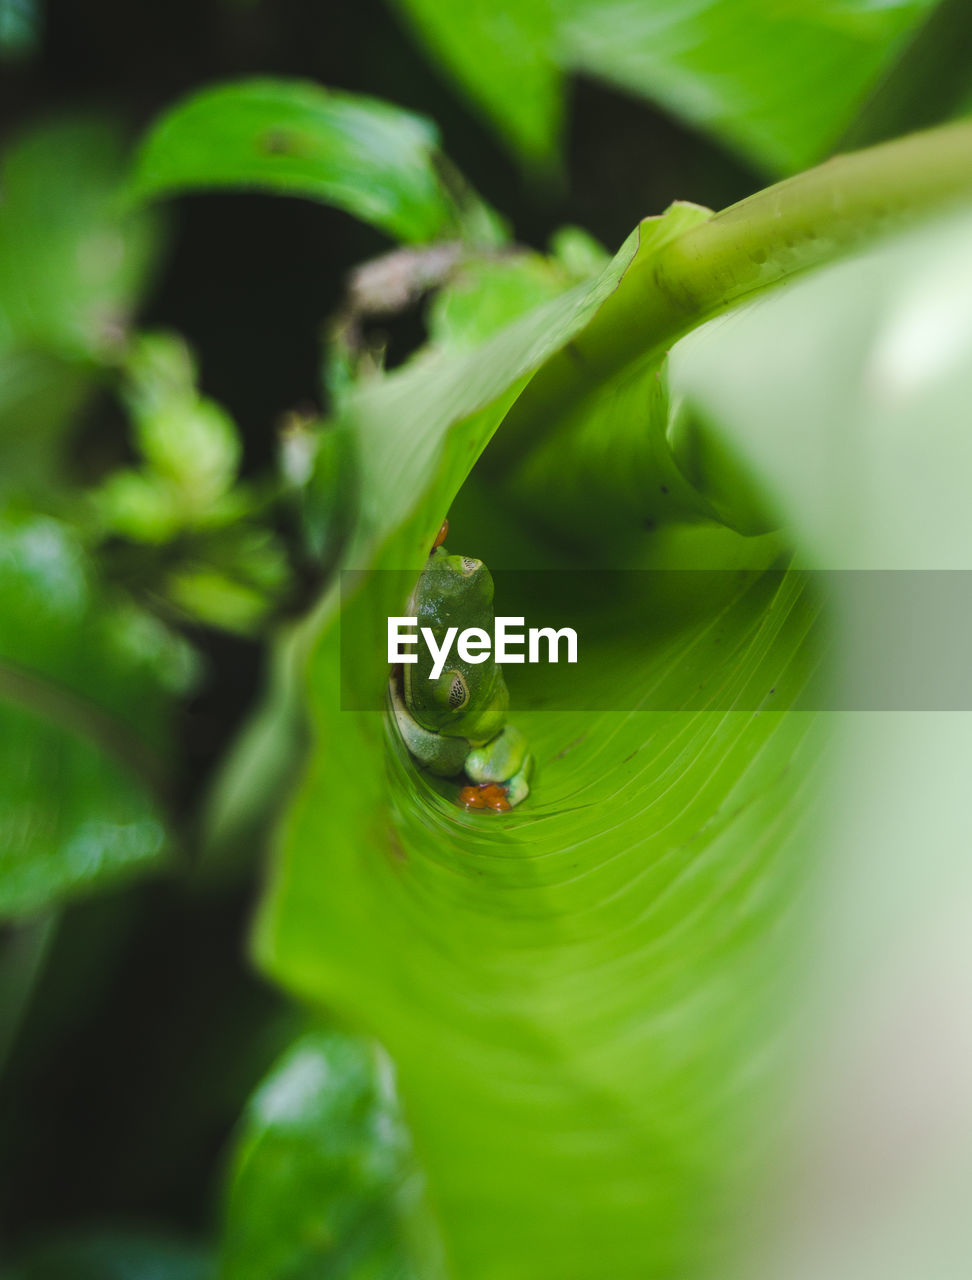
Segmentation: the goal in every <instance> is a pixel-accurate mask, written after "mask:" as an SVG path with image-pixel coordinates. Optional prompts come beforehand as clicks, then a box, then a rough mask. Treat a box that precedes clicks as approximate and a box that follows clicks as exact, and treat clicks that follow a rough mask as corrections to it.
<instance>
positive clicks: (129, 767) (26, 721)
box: [0, 516, 192, 916]
mask: <svg viewBox="0 0 972 1280" xmlns="http://www.w3.org/2000/svg"><path fill="white" fill-rule="evenodd" d="M4 525H5V527H4V530H3V544H2V551H0V592H2V598H3V601H4V626H3V632H2V637H0V718H2V721H3V732H2V734H0V743H2V748H0V750H2V754H3V769H2V783H0V814H2V825H3V842H2V850H0V913H2V914H3V915H7V916H9V915H20V914H25V913H31V912H36V911H38V910H40V909H41V908H44V907H47V906H49V905H51V904H52V903H56V902H58V901H60V900H63V899H64V898H66V897H69V896H72V895H74V894H77V893H81V892H90V890H91V889H92V888H94V887H96V886H100V885H104V884H108V883H113V882H116V881H118V880H119V879H120V878H123V877H129V876H131V875H133V874H135V873H137V872H140V871H145V870H147V869H150V868H153V867H158V866H159V865H161V862H162V859H163V857H164V855H165V853H166V844H167V838H166V833H165V827H164V821H165V819H164V814H163V808H162V804H161V799H162V794H163V791H164V788H165V784H166V781H167V778H168V770H169V765H168V751H169V747H170V742H169V725H168V717H169V713H170V707H169V699H170V697H171V695H172V693H174V692H176V691H179V690H182V689H184V688H185V687H186V686H187V684H188V683H189V680H190V679H191V676H192V659H191V656H190V654H189V652H188V650H187V649H186V647H185V645H184V644H183V643H180V642H177V641H176V640H174V638H173V637H172V636H171V635H169V634H168V633H167V632H166V631H165V629H164V628H162V627H161V626H160V625H159V624H158V623H157V622H155V621H154V620H153V619H151V618H149V617H148V616H147V615H144V614H141V613H139V612H138V611H137V610H135V609H134V608H133V607H132V606H131V605H130V604H127V603H126V602H124V601H121V600H119V601H114V602H110V601H109V600H107V599H106V598H105V596H104V595H103V594H102V593H101V592H100V591H99V589H98V588H97V586H96V585H95V582H94V581H93V580H92V575H91V571H90V568H89V566H88V565H87V563H86V561H85V557H84V554H83V552H82V550H81V548H80V547H79V545H78V543H77V541H76V540H75V538H74V536H73V535H72V533H71V532H70V531H69V529H68V528H67V527H66V526H64V525H62V524H59V523H58V522H56V521H54V520H52V519H49V518H45V517H37V516H33V517H24V518H16V517H9V516H8V517H7V519H6V520H5V522H4Z"/></svg>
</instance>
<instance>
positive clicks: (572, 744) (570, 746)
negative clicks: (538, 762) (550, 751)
mask: <svg viewBox="0 0 972 1280" xmlns="http://www.w3.org/2000/svg"><path fill="white" fill-rule="evenodd" d="M586 737H587V734H586V733H582V734H581V736H580V737H579V738H575V739H574V741H573V742H568V744H567V745H566V747H564V749H563V751H558V752H557V754H556V755H555V756H554V759H555V760H563V758H564V756H565V755H566V754H567V752H568V751H573V749H574V747H576V746H577V744H578V743H579V742H583V741H584V739H585V738H586Z"/></svg>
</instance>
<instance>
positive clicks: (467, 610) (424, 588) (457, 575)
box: [412, 547, 493, 631]
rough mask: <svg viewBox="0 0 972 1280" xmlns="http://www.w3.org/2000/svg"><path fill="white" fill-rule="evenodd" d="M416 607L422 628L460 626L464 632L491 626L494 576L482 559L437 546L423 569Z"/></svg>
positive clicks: (414, 600) (419, 581)
mask: <svg viewBox="0 0 972 1280" xmlns="http://www.w3.org/2000/svg"><path fill="white" fill-rule="evenodd" d="M412 604H413V610H412V611H413V612H414V613H415V614H416V616H417V617H418V620H419V626H420V627H439V626H441V627H458V628H459V630H460V631H461V630H463V629H464V628H465V627H476V626H491V625H492V619H493V614H492V606H493V578H492V575H491V574H490V572H489V570H488V569H487V568H486V566H485V565H484V564H483V562H482V560H476V559H474V558H473V557H472V556H452V555H450V554H449V553H448V551H446V549H445V547H437V548H436V549H435V551H433V552H432V554H431V555H430V556H429V558H428V562H427V563H426V566H425V568H424V569H423V570H422V573H421V576H420V577H419V580H418V585H417V586H416V588H415V594H414V596H413V597H412ZM483 619H488V622H484V621H483Z"/></svg>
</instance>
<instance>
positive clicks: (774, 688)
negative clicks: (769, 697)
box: [770, 684, 776, 693]
mask: <svg viewBox="0 0 972 1280" xmlns="http://www.w3.org/2000/svg"><path fill="white" fill-rule="evenodd" d="M775 692H776V685H775V684H774V685H773V687H772V689H770V693H775Z"/></svg>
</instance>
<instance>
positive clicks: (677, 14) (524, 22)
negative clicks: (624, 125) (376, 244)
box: [397, 0, 932, 173]
mask: <svg viewBox="0 0 972 1280" xmlns="http://www.w3.org/2000/svg"><path fill="white" fill-rule="evenodd" d="M397 5H398V7H399V8H401V9H402V10H403V11H404V12H405V14H406V15H407V16H408V18H409V19H410V21H411V23H412V25H413V26H414V27H415V29H416V30H417V31H418V32H419V34H420V35H421V36H422V37H423V39H424V40H425V41H426V43H427V44H428V46H429V48H430V51H431V52H432V53H433V54H434V55H435V56H436V57H437V58H438V59H440V60H441V61H442V62H443V63H444V64H445V66H446V67H447V68H448V69H449V70H450V71H451V72H452V74H453V75H454V76H455V77H456V79H457V80H458V81H459V83H460V84H461V85H462V86H463V88H464V89H465V90H466V92H467V93H468V94H469V96H470V97H471V98H472V99H473V101H474V102H476V103H477V104H478V105H479V106H480V107H481V108H482V109H483V110H484V111H485V112H486V113H487V114H488V115H489V116H491V117H492V119H493V122H494V123H495V125H496V127H497V128H498V129H499V131H500V133H501V134H502V135H503V136H504V137H506V138H507V139H508V140H509V141H510V142H511V143H512V144H513V145H514V146H515V148H516V149H517V150H518V151H519V152H520V154H521V155H522V156H523V157H524V159H525V160H527V161H528V162H530V163H536V162H538V161H540V162H543V163H546V164H548V165H549V164H550V162H551V160H552V158H553V157H554V156H556V155H557V154H558V153H559V149H560V142H561V133H562V118H563V95H564V84H563V81H564V75H565V73H566V72H569V71H577V72H581V73H583V74H588V75H595V76H598V77H600V78H602V79H604V80H607V81H608V82H609V83H611V84H615V85H618V86H620V87H621V88H623V89H626V90H629V91H632V92H634V93H637V94H640V95H643V96H645V97H647V98H650V99H651V100H652V101H654V102H656V103H657V104H659V105H660V106H662V107H664V108H665V109H666V110H668V111H670V112H672V114H674V115H676V116H678V117H680V118H682V119H684V120H686V121H687V122H688V123H690V124H693V125H696V126H697V127H699V128H701V129H704V130H706V131H707V132H709V133H712V134H713V135H714V136H715V137H716V138H718V139H720V140H721V141H723V142H725V143H726V144H728V145H729V146H731V147H733V148H735V149H736V150H738V151H739V152H741V153H742V154H743V155H745V156H746V157H747V158H749V159H751V160H753V161H754V162H755V163H756V164H757V165H758V166H759V167H760V168H761V169H763V170H767V171H769V172H771V173H772V172H780V171H790V170H794V169H798V168H800V167H801V166H803V165H806V164H809V163H812V162H813V161H814V160H816V159H819V158H820V157H821V156H822V155H823V154H825V153H826V151H827V149H828V148H829V147H830V146H831V145H832V144H833V142H834V141H835V139H836V138H837V136H838V135H839V134H840V132H841V131H842V129H843V128H844V127H845V126H846V125H847V124H848V122H849V121H850V119H851V117H852V116H853V114H854V112H855V110H856V109H857V107H858V105H859V103H860V102H861V100H862V98H863V97H864V95H865V94H866V93H867V91H868V89H869V87H870V86H871V85H872V84H873V82H874V80H875V78H876V76H877V75H878V73H879V72H880V71H881V69H882V68H883V67H885V66H887V65H888V62H889V60H890V58H891V57H892V56H893V54H894V52H895V51H896V49H897V47H898V44H899V42H900V41H901V40H902V39H903V38H904V37H906V35H907V33H908V32H909V31H911V30H913V29H914V28H915V27H916V26H917V25H918V24H919V23H920V21H921V19H922V17H923V16H924V15H925V14H926V13H927V12H928V11H929V9H930V8H931V7H932V0H908V2H906V3H903V4H896V5H881V6H875V5H874V4H872V3H871V2H870V0H849V2H847V3H829V2H828V3H825V4H820V3H816V2H814V3H805V2H801V3H795V4H786V5H779V4H774V3H770V2H769V0H743V3H740V0H703V3H700V4H692V5H687V4H685V3H684V2H683V0H643V3H639V4H627V3H614V2H612V0H559V2H558V3H557V4H553V5H551V4H550V3H548V0H500V2H499V3H489V2H488V0H476V2H475V3H468V4H463V5H459V6H457V5H454V4H449V3H444V2H443V0H397Z"/></svg>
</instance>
